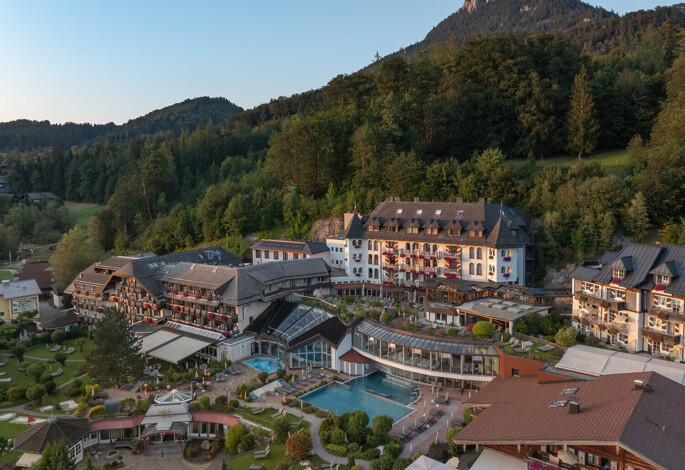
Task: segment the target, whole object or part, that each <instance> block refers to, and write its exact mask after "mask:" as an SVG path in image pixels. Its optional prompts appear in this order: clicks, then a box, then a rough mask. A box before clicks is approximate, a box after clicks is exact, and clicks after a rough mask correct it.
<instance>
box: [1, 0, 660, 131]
mask: <svg viewBox="0 0 685 470" xmlns="http://www.w3.org/2000/svg"><path fill="white" fill-rule="evenodd" d="M589 3H591V4H592V5H595V6H602V7H604V8H606V9H608V10H614V11H615V12H617V13H619V14H624V13H626V12H628V11H634V10H637V9H648V8H654V7H655V6H657V5H659V4H660V3H659V2H657V1H654V0H646V1H637V0H628V1H620V0H593V1H591V2H589ZM461 4H462V1H460V0H457V1H453V0H449V1H448V0H433V1H432V2H431V3H430V7H431V8H426V5H425V4H424V3H422V2H409V1H402V2H396V1H394V2H391V1H388V0H383V1H380V0H379V1H374V2H368V1H363V0H351V1H347V2H316V1H314V0H306V1H304V0H303V1H297V2H278V1H271V2H263V3H259V4H257V3H256V2H243V3H240V4H238V3H237V2H231V3H224V2H215V3H212V4H202V5H201V7H198V8H195V7H194V6H192V5H190V4H187V3H183V2H179V1H172V2H162V1H159V0H155V1H149V2H136V1H131V0H127V1H121V2H115V3H112V4H105V3H101V2H88V1H85V0H78V1H76V0H75V1H71V2H68V3H66V4H65V3H59V2H52V3H37V2H23V1H13V2H11V3H7V4H5V5H4V8H3V15H2V16H1V17H0V41H1V42H2V44H3V49H2V52H1V53H0V60H1V63H2V64H3V66H4V67H3V69H4V70H3V73H2V75H0V103H1V104H2V105H1V106H0V122H5V121H11V120H15V119H31V120H39V121H42V120H49V121H51V122H53V123H63V122H90V123H94V124H99V123H106V122H115V123H117V124H121V123H123V122H126V121H128V120H129V119H133V118H136V117H138V116H142V115H144V114H147V113H149V112H150V111H153V110H155V109H159V108H163V107H165V106H169V105H171V104H174V103H177V102H180V101H183V100H185V99H187V98H194V97H198V96H211V97H217V96H223V97H225V98H227V99H229V100H230V101H232V102H234V103H236V104H237V105H239V106H242V107H243V108H246V109H247V108H251V107H254V106H257V105H259V104H262V103H265V102H268V101H269V100H270V99H272V98H277V97H279V96H289V95H292V94H294V93H299V92H303V91H306V90H310V89H314V88H319V87H321V86H323V85H325V84H326V83H328V82H329V81H330V80H331V79H332V78H333V77H335V76H336V75H338V74H349V73H352V72H354V71H356V70H359V69H361V68H363V67H365V66H366V65H368V64H369V63H371V62H372V61H373V58H374V56H375V54H376V52H378V53H379V54H380V55H381V56H383V55H387V54H389V53H392V52H394V51H396V50H398V49H400V48H402V47H406V46H408V45H410V44H413V43H415V42H417V41H420V40H421V39H423V38H424V37H425V35H426V34H427V33H428V31H430V29H431V28H432V27H433V26H435V25H437V24H438V23H439V22H440V21H442V20H443V19H445V18H446V17H447V16H449V15H450V14H451V13H453V12H454V11H456V10H457V9H458V8H459V7H460V6H461Z"/></svg>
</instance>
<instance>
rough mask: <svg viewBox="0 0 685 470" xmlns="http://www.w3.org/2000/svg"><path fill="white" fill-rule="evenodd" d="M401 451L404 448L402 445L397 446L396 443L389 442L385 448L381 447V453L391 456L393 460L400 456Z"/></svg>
mask: <svg viewBox="0 0 685 470" xmlns="http://www.w3.org/2000/svg"><path fill="white" fill-rule="evenodd" d="M403 449H404V446H403V445H402V444H398V443H396V442H389V443H388V444H386V445H385V447H383V453H385V454H388V455H390V456H392V458H393V459H396V458H397V457H399V456H400V454H401V453H402V450H403Z"/></svg>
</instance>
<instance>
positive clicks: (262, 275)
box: [161, 258, 329, 305]
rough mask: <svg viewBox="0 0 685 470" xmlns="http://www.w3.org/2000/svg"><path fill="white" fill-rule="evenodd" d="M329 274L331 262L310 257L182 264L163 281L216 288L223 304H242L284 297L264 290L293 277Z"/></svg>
mask: <svg viewBox="0 0 685 470" xmlns="http://www.w3.org/2000/svg"><path fill="white" fill-rule="evenodd" d="M328 276H329V271H328V265H327V264H326V262H325V261H324V260H323V259H321V258H307V259H298V260H288V261H280V262H278V263H263V264H255V265H248V266H243V267H219V266H217V267H212V266H204V265H193V264H190V263H179V264H177V265H176V266H174V267H168V268H166V269H165V270H164V275H163V277H162V278H161V281H163V282H174V283H177V284H182V285H192V286H195V287H202V288H205V289H213V290H216V291H217V292H218V293H219V295H221V298H222V302H223V303H226V304H228V305H242V304H244V303H246V302H251V301H253V300H272V299H273V298H278V297H281V296H283V293H282V292H278V291H277V292H273V293H268V294H267V293H264V289H265V288H266V286H269V285H272V284H276V283H278V282H282V281H286V280H290V279H303V278H311V277H328ZM286 293H288V292H287V291H286Z"/></svg>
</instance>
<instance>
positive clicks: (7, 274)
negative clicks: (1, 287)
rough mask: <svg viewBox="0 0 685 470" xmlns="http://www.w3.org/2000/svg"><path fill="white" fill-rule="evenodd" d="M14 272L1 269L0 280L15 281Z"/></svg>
mask: <svg viewBox="0 0 685 470" xmlns="http://www.w3.org/2000/svg"><path fill="white" fill-rule="evenodd" d="M13 280H14V273H13V272H12V271H0V281H13Z"/></svg>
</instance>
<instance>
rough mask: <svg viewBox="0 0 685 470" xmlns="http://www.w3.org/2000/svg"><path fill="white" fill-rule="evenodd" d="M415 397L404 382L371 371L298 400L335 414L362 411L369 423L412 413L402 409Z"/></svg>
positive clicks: (416, 392) (320, 389)
mask: <svg viewBox="0 0 685 470" xmlns="http://www.w3.org/2000/svg"><path fill="white" fill-rule="evenodd" d="M417 397H418V390H417V389H416V388H415V387H414V385H412V384H411V383H408V382H403V381H400V380H397V379H394V378H392V377H388V376H386V375H385V374H383V373H381V372H375V373H373V374H371V375H368V376H366V377H359V378H356V379H352V380H350V381H347V382H345V383H344V384H339V383H336V382H332V383H330V384H328V385H326V386H325V387H322V388H319V389H317V390H314V391H312V392H309V393H307V394H305V395H302V396H301V397H300V399H301V400H302V401H304V402H307V403H311V404H312V405H314V406H316V407H317V408H321V409H322V410H329V411H333V412H334V413H337V414H339V415H341V414H343V413H347V412H351V411H357V410H362V411H364V412H366V414H367V415H369V419H370V420H373V418H375V417H376V416H380V415H387V416H390V417H392V418H393V421H397V420H399V419H400V418H402V417H404V416H406V415H407V414H408V413H409V412H411V411H412V409H411V408H409V407H407V406H405V405H407V404H409V403H411V402H412V401H414V400H416V398H417Z"/></svg>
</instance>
